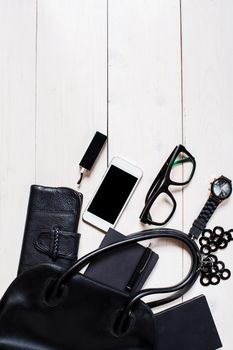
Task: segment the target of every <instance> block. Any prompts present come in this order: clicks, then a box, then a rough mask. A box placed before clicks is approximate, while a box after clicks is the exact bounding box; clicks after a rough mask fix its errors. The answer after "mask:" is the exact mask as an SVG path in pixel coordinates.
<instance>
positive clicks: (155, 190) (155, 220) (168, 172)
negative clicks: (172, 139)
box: [140, 145, 196, 226]
mask: <svg viewBox="0 0 233 350" xmlns="http://www.w3.org/2000/svg"><path fill="white" fill-rule="evenodd" d="M195 169H196V162H195V158H194V157H193V156H192V155H191V154H190V153H189V152H188V151H187V150H186V148H185V147H184V146H183V145H179V146H176V147H175V149H174V150H173V152H172V153H171V154H170V156H169V157H168V159H167V161H166V162H165V164H164V165H163V167H162V169H161V170H160V172H159V173H158V175H157V177H156V178H155V180H154V182H153V183H152V185H151V187H150V189H149V191H148V193H147V195H146V199H145V206H144V208H143V211H142V213H141V215H140V220H141V222H143V223H145V224H150V225H157V226H162V225H165V224H166V223H167V222H168V221H169V220H170V219H171V217H172V215H173V214H174V212H175V210H176V206H177V204H176V200H175V198H174V196H173V194H172V193H171V192H170V190H169V186H170V185H173V186H185V185H187V184H188V183H189V182H190V181H191V180H192V177H193V175H194V172H195Z"/></svg>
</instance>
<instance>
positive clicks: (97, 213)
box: [83, 157, 142, 231]
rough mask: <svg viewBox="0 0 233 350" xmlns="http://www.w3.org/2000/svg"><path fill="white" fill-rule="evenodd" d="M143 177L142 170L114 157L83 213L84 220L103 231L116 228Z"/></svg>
mask: <svg viewBox="0 0 233 350" xmlns="http://www.w3.org/2000/svg"><path fill="white" fill-rule="evenodd" d="M141 177H142V170H141V169H140V168H138V167H137V166H135V165H133V164H131V163H129V162H127V161H126V160H124V159H122V158H120V157H114V158H113V159H112V161H111V163H110V165H109V167H108V169H107V170H106V172H105V173H104V176H103V179H102V181H101V183H100V185H99V187H98V188H97V190H96V192H95V194H94V196H93V198H92V199H91V201H90V202H89V204H88V205H87V207H86V209H85V211H84V213H83V220H84V221H86V222H88V223H90V224H92V225H93V226H96V227H98V228H99V229H101V230H102V231H107V230H108V229H109V228H110V227H114V226H115V225H116V223H117V221H118V220H119V218H120V216H121V214H122V212H123V210H124V208H125V207H126V205H127V203H128V201H129V198H130V197H131V195H132V193H133V191H134V190H135V188H136V186H137V184H138V182H139V181H140V179H141Z"/></svg>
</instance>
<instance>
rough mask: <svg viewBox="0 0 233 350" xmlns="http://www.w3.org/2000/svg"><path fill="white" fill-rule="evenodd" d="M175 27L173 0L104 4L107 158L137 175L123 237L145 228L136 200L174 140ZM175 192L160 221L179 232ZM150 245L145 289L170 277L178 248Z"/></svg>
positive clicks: (177, 137) (177, 93)
mask: <svg viewBox="0 0 233 350" xmlns="http://www.w3.org/2000/svg"><path fill="white" fill-rule="evenodd" d="M179 25H180V12H179V1H173V2H171V1H169V0H158V1H154V0H125V1H121V2H120V1H117V0H110V1H109V156H110V158H112V157H113V156H114V155H120V156H122V157H125V158H126V159H127V160H129V161H131V162H133V163H135V164H137V165H138V166H140V167H141V168H142V169H143V172H144V176H143V179H142V181H141V184H140V185H139V188H138V189H137V190H136V193H135V195H134V196H133V198H132V199H131V201H130V203H129V205H128V207H127V209H126V210H125V212H124V214H123V216H122V218H121V220H120V221H119V224H118V226H117V228H118V229H119V230H120V231H121V232H123V233H125V234H128V233H130V232H134V231H135V232H136V231H137V230H141V229H144V228H151V227H150V226H149V227H148V226H146V225H145V226H143V225H141V224H140V223H139V214H140V212H141V210H142V208H143V205H144V198H145V196H146V193H147V191H148V189H149V187H150V185H151V183H152V182H153V180H154V178H155V176H156V174H157V173H158V171H159V169H160V168H161V167H162V165H163V163H164V162H165V160H166V159H167V157H168V155H169V154H170V152H171V151H172V150H173V148H174V147H175V145H177V144H179V143H181V142H182V118H181V79H180V75H181V70H180V30H179V29H180V26H179ZM175 197H176V200H177V204H178V207H177V211H176V215H175V216H174V217H173V219H172V220H171V221H170V223H169V225H168V226H171V227H176V228H178V229H181V227H182V194H181V192H177V193H175ZM155 246H156V250H157V251H159V254H160V261H159V263H158V265H157V267H156V269H155V271H154V273H153V274H152V276H151V278H150V279H149V281H148V283H147V287H151V286H155V285H156V286H165V285H171V284H172V283H175V282H178V281H179V280H180V279H181V276H182V250H181V248H180V247H177V245H174V244H173V243H171V242H160V243H158V242H156V244H155ZM168 257H169V258H168ZM171 266H173V267H174V268H171Z"/></svg>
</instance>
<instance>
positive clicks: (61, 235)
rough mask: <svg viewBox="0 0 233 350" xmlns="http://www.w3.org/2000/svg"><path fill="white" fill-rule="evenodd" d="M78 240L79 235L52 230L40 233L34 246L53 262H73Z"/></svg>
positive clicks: (75, 256)
mask: <svg viewBox="0 0 233 350" xmlns="http://www.w3.org/2000/svg"><path fill="white" fill-rule="evenodd" d="M79 238H80V234H79V233H76V232H68V231H64V230H60V229H58V228H54V229H51V230H50V231H48V230H46V231H41V232H40V233H39V235H38V238H37V239H36V240H35V242H34V246H35V248H36V249H37V250H38V251H40V252H41V253H43V254H46V255H48V256H49V257H50V258H51V259H52V260H54V261H55V260H57V259H59V258H62V259H68V260H75V259H76V258H77V246H78V241H79Z"/></svg>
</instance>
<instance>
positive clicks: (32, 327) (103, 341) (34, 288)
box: [0, 264, 155, 350]
mask: <svg viewBox="0 0 233 350" xmlns="http://www.w3.org/2000/svg"><path fill="white" fill-rule="evenodd" d="M61 271H62V270H61V268H60V267H58V266H56V265H47V264H46V265H41V266H38V267H35V268H33V269H31V270H28V271H26V272H24V273H22V274H21V275H19V277H18V278H17V279H16V280H15V281H14V282H13V284H12V285H11V286H10V287H9V289H8V291H7V292H6V294H5V295H4V297H3V299H2V300H1V303H0V349H1V350H97V349H98V350H109V349H114V350H152V349H153V346H154V337H155V329H154V321H153V314H152V312H151V310H150V309H149V308H148V307H147V306H146V305H145V304H143V303H142V302H140V303H138V304H137V306H136V307H135V308H134V314H133V319H132V325H131V326H130V329H129V330H128V332H127V333H126V334H124V335H121V336H119V335H118V334H114V323H115V321H116V320H117V318H118V315H119V312H120V310H121V309H122V308H123V307H124V306H125V304H127V303H128V302H129V298H130V297H129V294H127V293H122V292H120V291H117V290H114V289H112V288H109V287H107V286H103V285H101V284H99V283H97V282H94V281H92V280H90V279H88V278H87V277H85V276H83V275H80V274H77V275H76V276H75V277H73V278H72V279H71V280H70V282H69V283H68V284H67V286H66V288H65V289H64V294H63V295H62V297H61V298H60V299H58V301H56V300H55V303H54V304H51V305H49V304H47V303H46V286H47V287H48V286H49V283H50V282H51V279H53V278H54V279H55V278H56V277H57V276H58V275H59V274H60V273H61ZM56 302H58V304H57V305H56Z"/></svg>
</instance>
